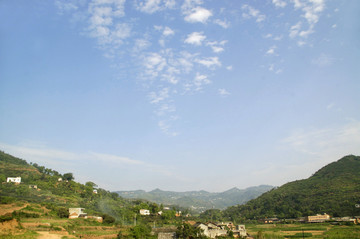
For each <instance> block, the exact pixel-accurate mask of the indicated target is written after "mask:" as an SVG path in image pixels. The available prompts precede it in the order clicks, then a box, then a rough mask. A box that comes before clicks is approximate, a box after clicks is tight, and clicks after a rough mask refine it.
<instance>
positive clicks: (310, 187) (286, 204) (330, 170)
mask: <svg viewBox="0 0 360 239" xmlns="http://www.w3.org/2000/svg"><path fill="white" fill-rule="evenodd" d="M359 200H360V157H358V156H353V155H350V156H346V157H344V158H342V159H340V160H338V161H337V162H334V163H331V164H329V165H327V166H325V167H323V168H322V169H320V170H319V171H317V172H316V173H315V174H314V175H313V176H311V177H310V178H308V179H304V180H298V181H294V182H291V183H287V184H285V185H283V186H281V187H279V188H276V189H273V190H271V191H269V192H266V193H264V194H263V195H261V196H260V197H258V198H256V199H254V200H251V201H249V202H248V203H247V204H245V205H239V206H233V207H229V208H228V209H226V210H225V211H224V212H223V217H225V218H231V219H232V220H236V221H244V220H245V219H255V220H256V219H259V218H266V217H269V218H271V217H277V218H297V217H302V216H308V215H315V214H318V213H327V214H330V215H331V216H333V217H340V216H355V215H360V209H358V208H355V204H359V203H360V201H359Z"/></svg>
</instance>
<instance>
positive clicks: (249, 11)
mask: <svg viewBox="0 0 360 239" xmlns="http://www.w3.org/2000/svg"><path fill="white" fill-rule="evenodd" d="M241 9H242V10H243V11H244V12H243V14H242V16H243V17H244V18H247V19H248V18H255V19H256V22H262V21H264V20H265V18H266V16H265V15H264V14H260V11H259V10H257V9H255V8H253V7H251V6H249V5H247V4H244V5H243V6H242V7H241Z"/></svg>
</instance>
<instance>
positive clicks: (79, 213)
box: [69, 208, 87, 219]
mask: <svg viewBox="0 0 360 239" xmlns="http://www.w3.org/2000/svg"><path fill="white" fill-rule="evenodd" d="M84 210H85V208H69V218H70V219H73V218H79V217H86V216H87V213H85V212H84Z"/></svg>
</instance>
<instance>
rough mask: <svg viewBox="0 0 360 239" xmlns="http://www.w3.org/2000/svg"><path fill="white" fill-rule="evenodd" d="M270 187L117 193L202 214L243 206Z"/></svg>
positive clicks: (270, 187) (125, 196)
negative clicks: (215, 190)
mask: <svg viewBox="0 0 360 239" xmlns="http://www.w3.org/2000/svg"><path fill="white" fill-rule="evenodd" d="M272 188H273V187H272V186H268V185H261V186H257V187H250V188H246V189H238V188H232V189H230V190H228V191H225V192H220V193H211V192H207V191H203V190H202V191H188V192H173V191H162V190H160V189H155V190H152V191H150V192H146V191H144V190H136V191H117V192H116V193H118V194H119V195H120V196H121V197H124V198H132V199H135V198H138V199H145V200H149V201H152V202H155V203H161V204H164V205H178V206H180V207H186V208H191V209H192V210H193V211H195V212H202V211H204V210H206V209H210V208H218V209H225V208H226V207H229V206H232V205H236V204H243V203H245V202H247V201H249V200H251V199H253V198H256V197H258V196H259V195H261V194H263V193H264V192H266V191H269V190H270V189H272Z"/></svg>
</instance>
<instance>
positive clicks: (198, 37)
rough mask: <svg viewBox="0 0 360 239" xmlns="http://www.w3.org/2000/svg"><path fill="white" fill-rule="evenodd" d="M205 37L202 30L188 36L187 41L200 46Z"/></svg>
mask: <svg viewBox="0 0 360 239" xmlns="http://www.w3.org/2000/svg"><path fill="white" fill-rule="evenodd" d="M205 39H206V36H205V35H203V33H202V32H193V33H190V34H189V35H188V36H187V38H186V39H185V43H188V44H192V45H197V46H200V45H201V44H202V42H203V41H204V40H205Z"/></svg>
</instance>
